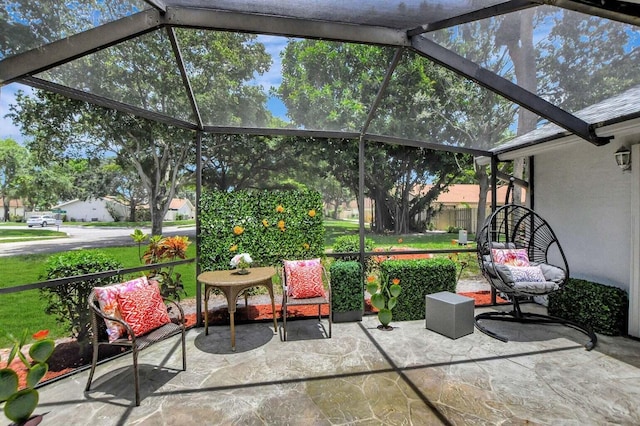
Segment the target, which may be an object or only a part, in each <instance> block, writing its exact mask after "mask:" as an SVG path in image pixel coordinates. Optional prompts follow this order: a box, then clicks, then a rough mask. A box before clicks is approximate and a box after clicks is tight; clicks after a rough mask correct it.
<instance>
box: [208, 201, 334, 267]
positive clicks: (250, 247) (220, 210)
mask: <svg viewBox="0 0 640 426" xmlns="http://www.w3.org/2000/svg"><path fill="white" fill-rule="evenodd" d="M321 212H322V196H321V194H320V193H319V192H317V191H308V190H296V191H278V190H269V191H267V190H241V191H232V192H226V191H206V192H203V194H202V197H201V199H200V205H199V213H198V214H199V217H200V230H201V231H200V257H199V261H200V264H201V267H202V269H203V270H220V269H228V268H229V261H230V259H231V258H232V257H233V256H235V255H236V254H238V253H251V257H252V258H253V260H254V264H255V265H256V266H261V265H276V264H278V263H280V262H281V261H282V259H312V258H315V257H323V256H324V227H323V219H322V214H321Z"/></svg>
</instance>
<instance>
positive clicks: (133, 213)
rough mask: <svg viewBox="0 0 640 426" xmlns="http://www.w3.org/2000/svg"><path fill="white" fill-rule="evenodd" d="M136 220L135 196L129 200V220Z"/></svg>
mask: <svg viewBox="0 0 640 426" xmlns="http://www.w3.org/2000/svg"><path fill="white" fill-rule="evenodd" d="M135 221H136V200H135V198H133V197H131V200H130V201H129V222H135Z"/></svg>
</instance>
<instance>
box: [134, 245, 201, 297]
mask: <svg viewBox="0 0 640 426" xmlns="http://www.w3.org/2000/svg"><path fill="white" fill-rule="evenodd" d="M190 244H191V241H189V237H187V236H175V237H162V236H160V235H154V236H152V237H151V238H149V245H148V247H147V250H146V251H145V252H144V254H143V255H142V260H143V261H144V263H145V264H147V265H150V264H154V263H162V262H171V261H174V260H177V259H186V257H187V248H188V247H189V245H190ZM173 270H174V266H169V267H167V269H166V270H164V269H163V268H160V269H153V270H151V271H150V273H149V279H153V280H155V281H157V282H158V284H159V285H160V293H162V295H163V296H164V297H171V298H173V299H175V300H180V295H181V294H182V295H186V294H187V293H186V292H185V291H184V284H183V282H182V278H181V277H182V276H181V274H179V273H177V272H176V273H175V274H174V271H173Z"/></svg>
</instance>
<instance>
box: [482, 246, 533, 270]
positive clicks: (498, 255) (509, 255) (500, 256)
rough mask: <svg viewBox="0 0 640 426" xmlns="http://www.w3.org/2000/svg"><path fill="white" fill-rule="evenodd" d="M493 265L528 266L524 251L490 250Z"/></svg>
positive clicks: (527, 257) (527, 258)
mask: <svg viewBox="0 0 640 426" xmlns="http://www.w3.org/2000/svg"><path fill="white" fill-rule="evenodd" d="M491 255H492V256H493V261H494V262H495V263H500V264H502V265H511V266H529V256H528V255H527V251H526V250H525V249H491Z"/></svg>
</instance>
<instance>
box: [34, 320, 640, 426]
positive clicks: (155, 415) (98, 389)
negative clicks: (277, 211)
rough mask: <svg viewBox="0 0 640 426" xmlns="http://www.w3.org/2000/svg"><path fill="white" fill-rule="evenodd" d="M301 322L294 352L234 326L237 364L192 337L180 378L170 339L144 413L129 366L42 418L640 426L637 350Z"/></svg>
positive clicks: (527, 330) (529, 331) (514, 327)
mask: <svg viewBox="0 0 640 426" xmlns="http://www.w3.org/2000/svg"><path fill="white" fill-rule="evenodd" d="M309 322H314V323H315V324H318V322H317V320H300V321H291V322H290V323H289V324H288V328H289V326H290V333H291V334H290V336H289V337H290V339H291V340H290V341H288V342H281V341H280V339H279V337H278V336H277V335H275V334H274V333H273V330H272V329H270V328H269V323H254V324H244V325H241V326H238V327H237V330H236V334H237V350H236V352H235V353H234V352H232V351H231V349H230V347H229V327H228V326H218V327H213V329H210V335H209V336H204V332H203V329H192V330H191V331H189V333H188V341H187V354H188V357H187V371H186V372H181V371H179V368H180V366H181V362H180V356H179V352H180V351H179V350H178V351H173V352H170V351H168V347H169V346H170V345H178V344H179V343H178V340H176V341H175V342H173V341H169V342H165V343H163V344H161V345H155V346H154V347H153V348H150V349H149V350H146V351H143V352H142V353H141V355H140V365H141V396H142V404H141V406H140V407H134V406H133V405H134V404H133V400H134V394H133V384H132V383H131V380H132V375H131V359H130V358H129V356H125V357H122V358H121V359H117V360H113V361H110V362H108V363H106V364H103V365H101V366H99V367H98V370H97V373H96V379H94V386H93V389H92V391H90V392H88V393H86V394H85V393H84V391H83V390H84V383H85V381H86V378H87V372H86V371H84V372H80V373H77V374H75V375H73V376H71V377H68V378H65V379H63V380H60V381H58V382H55V383H52V384H50V385H46V386H44V387H42V388H41V389H40V407H39V408H38V409H37V410H36V412H48V413H47V414H46V416H45V419H44V422H45V423H46V424H87V425H88V424H91V425H92V426H101V425H120V424H127V425H185V424H207V425H217V424H221V425H305V426H306V425H353V424H357V425H381V424H384V425H437V424H453V425H467V424H473V425H496V424H534V425H535V424H554V425H556V424H574V425H579V424H584V425H600V424H623V425H631V424H640V404H638V403H637V402H638V401H639V400H640V342H638V341H635V340H631V339H627V338H623V337H616V338H612V337H606V336H599V337H600V342H599V346H598V347H596V349H594V350H593V351H591V352H587V351H586V350H585V349H584V348H583V346H582V345H583V344H584V343H586V341H585V338H584V336H583V335H582V334H580V333H578V332H575V331H573V330H571V329H567V328H564V327H555V326H551V327H541V326H538V327H534V326H522V325H518V324H498V323H495V327H496V330H497V329H498V328H499V329H500V332H502V333H503V334H505V335H507V336H509V338H510V339H511V340H510V341H509V342H508V343H503V342H500V341H498V340H495V339H492V338H490V337H488V336H486V335H484V334H482V333H480V332H478V331H477V330H476V331H475V332H474V333H473V334H470V335H467V336H464V337H461V338H459V339H456V340H451V339H449V338H447V337H445V336H441V335H439V334H437V333H434V332H432V331H429V330H427V329H425V324H424V321H407V322H397V323H392V325H393V326H394V327H395V328H394V330H393V331H382V330H379V329H377V327H376V326H377V325H378V323H377V320H376V317H375V316H366V317H365V318H364V320H363V321H362V322H361V323H339V324H334V333H333V337H332V338H331V339H327V338H325V337H324V334H325V331H324V330H323V328H322V327H317V328H314V327H313V326H311V327H309V325H310V324H309ZM324 322H325V324H324V325H325V326H326V320H325V321H324ZM492 326H493V324H492ZM309 330H311V331H309ZM167 353H170V354H171V355H167ZM158 366H159V367H158Z"/></svg>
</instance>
